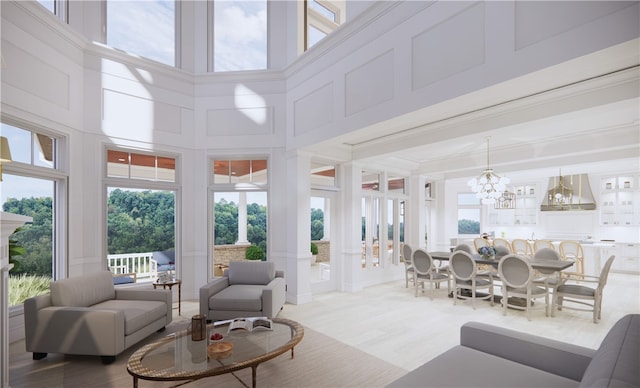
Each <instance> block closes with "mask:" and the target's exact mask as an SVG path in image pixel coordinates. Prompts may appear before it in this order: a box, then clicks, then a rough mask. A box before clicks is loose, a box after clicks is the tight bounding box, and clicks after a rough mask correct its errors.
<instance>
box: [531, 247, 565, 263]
mask: <svg viewBox="0 0 640 388" xmlns="http://www.w3.org/2000/svg"><path fill="white" fill-rule="evenodd" d="M533 260H560V254H559V253H558V251H556V250H555V249H551V248H540V249H538V250H537V251H536V253H534V254H533Z"/></svg>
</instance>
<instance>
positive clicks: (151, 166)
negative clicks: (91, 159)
mask: <svg viewBox="0 0 640 388" xmlns="http://www.w3.org/2000/svg"><path fill="white" fill-rule="evenodd" d="M107 176H108V177H111V178H127V179H144V180H151V181H165V182H175V181H176V160H175V158H171V157H164V156H158V155H153V154H143V153H132V152H128V151H120V150H107Z"/></svg>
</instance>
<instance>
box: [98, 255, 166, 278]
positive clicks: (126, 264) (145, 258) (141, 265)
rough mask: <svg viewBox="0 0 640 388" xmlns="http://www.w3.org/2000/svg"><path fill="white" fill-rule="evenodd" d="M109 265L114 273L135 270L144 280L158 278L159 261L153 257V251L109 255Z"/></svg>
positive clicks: (138, 276) (137, 275) (137, 276)
mask: <svg viewBox="0 0 640 388" xmlns="http://www.w3.org/2000/svg"><path fill="white" fill-rule="evenodd" d="M107 265H108V266H109V269H110V270H111V272H113V273H114V274H123V273H134V272H135V274H136V278H137V279H138V280H142V281H151V280H155V279H157V278H158V262H157V261H155V260H154V259H153V252H144V253H121V254H118V255H107Z"/></svg>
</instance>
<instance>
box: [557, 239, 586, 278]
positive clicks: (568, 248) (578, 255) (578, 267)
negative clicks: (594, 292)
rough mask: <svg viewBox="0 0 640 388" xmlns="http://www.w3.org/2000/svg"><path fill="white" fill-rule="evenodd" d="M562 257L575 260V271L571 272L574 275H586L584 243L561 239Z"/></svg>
mask: <svg viewBox="0 0 640 388" xmlns="http://www.w3.org/2000/svg"><path fill="white" fill-rule="evenodd" d="M559 250H560V258H561V259H562V260H573V262H574V264H573V266H574V268H575V271H574V272H569V273H570V274H573V275H578V276H584V250H583V249H582V244H580V243H579V242H578V241H572V240H567V241H561V242H560V248H559Z"/></svg>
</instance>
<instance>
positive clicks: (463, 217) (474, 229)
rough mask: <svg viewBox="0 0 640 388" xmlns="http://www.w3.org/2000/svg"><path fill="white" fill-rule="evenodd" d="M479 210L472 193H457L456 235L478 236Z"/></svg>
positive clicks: (476, 200)
mask: <svg viewBox="0 0 640 388" xmlns="http://www.w3.org/2000/svg"><path fill="white" fill-rule="evenodd" d="M480 210H481V204H480V199H479V198H477V197H476V195H475V194H474V193H458V234H473V235H479V234H480Z"/></svg>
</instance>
